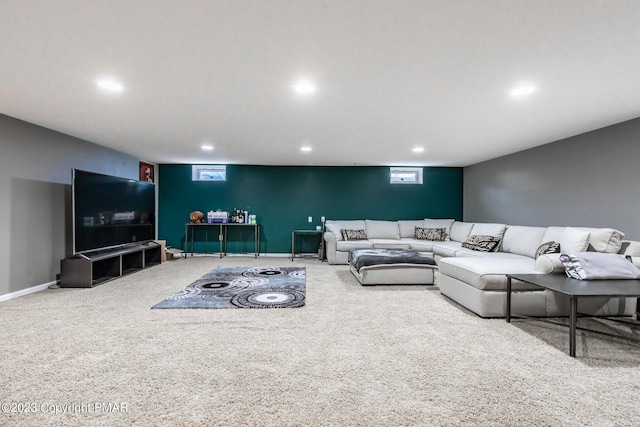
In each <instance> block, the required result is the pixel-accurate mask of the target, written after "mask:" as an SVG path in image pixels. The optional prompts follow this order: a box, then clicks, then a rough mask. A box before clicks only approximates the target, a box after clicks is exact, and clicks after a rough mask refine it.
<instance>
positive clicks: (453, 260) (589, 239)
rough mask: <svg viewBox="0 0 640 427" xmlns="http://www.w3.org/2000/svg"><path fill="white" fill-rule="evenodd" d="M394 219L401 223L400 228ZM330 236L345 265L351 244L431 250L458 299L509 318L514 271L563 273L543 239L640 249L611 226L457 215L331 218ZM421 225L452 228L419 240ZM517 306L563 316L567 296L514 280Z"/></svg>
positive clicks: (623, 304) (615, 311)
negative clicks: (484, 247) (438, 237)
mask: <svg viewBox="0 0 640 427" xmlns="http://www.w3.org/2000/svg"><path fill="white" fill-rule="evenodd" d="M394 225H395V228H394V227H393V226H394ZM326 226H327V232H326V233H325V235H324V238H325V242H326V246H325V248H326V254H327V259H328V261H329V263H330V264H346V263H347V257H348V252H349V250H350V249H351V248H363V247H366V248H378V247H384V248H394V247H400V248H408V249H413V250H417V251H419V252H423V253H429V254H432V255H433V257H434V258H435V260H436V262H437V263H438V267H439V278H438V286H439V288H440V291H441V293H442V294H443V295H445V296H446V297H448V298H450V299H452V300H453V301H455V302H457V303H458V304H460V305H462V306H464V307H465V308H467V309H469V310H471V311H473V312H474V313H476V314H478V315H479V316H481V317H504V316H505V307H506V284H507V278H506V275H507V274H516V273H519V274H564V267H563V265H562V263H561V262H560V253H552V254H542V255H539V256H537V257H536V252H537V251H538V249H539V248H540V246H541V245H542V244H543V243H546V242H557V243H559V244H560V250H561V252H584V251H595V252H605V253H619V254H624V255H630V256H634V257H637V256H640V242H632V241H624V240H623V238H624V233H622V232H620V231H618V230H615V229H612V228H584V227H529V226H518V225H506V224H489V223H470V222H461V221H454V220H449V219H445V220H441V219H424V220H416V221H371V220H362V221H327V223H326ZM415 227H422V228H445V229H446V230H447V234H448V239H447V240H445V241H428V240H417V239H414V238H413V235H412V232H413V231H414V230H415ZM343 229H357V230H365V233H366V237H367V239H365V240H345V239H344V238H343V237H342V233H341V230H343ZM474 235H475V236H493V237H495V238H497V239H499V241H500V243H499V245H498V247H497V248H496V250H495V251H491V252H483V251H479V250H472V249H468V248H466V247H463V242H465V241H466V240H467V239H468V238H469V236H474ZM635 303H636V300H635V299H620V298H614V299H607V298H602V299H583V300H581V301H579V306H578V310H579V311H580V312H583V313H588V314H596V315H622V314H625V315H631V314H633V313H634V311H635ZM512 304H513V312H514V313H517V314H520V315H527V316H542V317H546V316H564V315H567V314H568V313H569V301H568V298H566V297H562V296H558V295H557V294H556V293H553V292H551V291H546V290H543V289H541V288H539V287H537V286H534V285H527V284H524V283H522V282H518V281H514V283H513V295H512Z"/></svg>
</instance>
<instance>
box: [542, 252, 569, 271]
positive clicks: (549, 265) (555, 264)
mask: <svg viewBox="0 0 640 427" xmlns="http://www.w3.org/2000/svg"><path fill="white" fill-rule="evenodd" d="M535 268H536V271H540V272H542V273H547V274H549V273H564V265H563V264H562V261H560V254H546V255H540V256H539V257H538V259H536V267H535Z"/></svg>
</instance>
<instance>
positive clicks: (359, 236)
mask: <svg viewBox="0 0 640 427" xmlns="http://www.w3.org/2000/svg"><path fill="white" fill-rule="evenodd" d="M340 232H341V233H342V238H343V239H344V240H367V233H365V232H364V230H348V229H347V230H345V229H342V230H340Z"/></svg>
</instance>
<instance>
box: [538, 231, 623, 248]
mask: <svg viewBox="0 0 640 427" xmlns="http://www.w3.org/2000/svg"><path fill="white" fill-rule="evenodd" d="M567 228H571V227H548V228H547V232H546V233H545V235H544V236H543V238H542V241H543V242H549V241H554V242H560V243H562V242H561V239H560V237H561V236H562V234H563V233H564V231H565V230H566V229H567ZM573 228H577V229H578V230H582V231H587V232H589V244H588V246H587V249H586V250H588V251H591V252H606V253H618V252H620V250H621V248H622V239H623V238H624V233H623V232H621V231H619V230H616V229H613V228H589V227H573ZM560 246H561V249H562V251H564V252H567V251H565V249H564V248H562V245H560ZM574 252H575V251H574Z"/></svg>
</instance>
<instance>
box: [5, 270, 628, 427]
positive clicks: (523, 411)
mask: <svg viewBox="0 0 640 427" xmlns="http://www.w3.org/2000/svg"><path fill="white" fill-rule="evenodd" d="M293 264H294V265H300V266H305V267H306V268H307V300H306V305H305V306H304V307H302V308H295V309H272V310H251V309H245V310H151V306H152V305H154V304H156V303H158V302H159V301H161V300H163V299H164V298H166V297H167V296H168V295H171V294H172V293H174V292H176V291H178V290H180V289H182V288H183V287H184V286H185V285H187V284H189V283H191V282H192V281H193V280H195V279H197V278H199V277H200V276H202V275H203V274H204V273H206V272H208V271H209V270H211V269H213V268H215V267H217V266H258V265H264V266H280V265H292V262H291V261H290V260H289V259H286V258H260V259H258V260H255V259H254V258H251V257H227V258H224V259H220V258H216V257H195V258H189V259H186V260H184V259H179V260H174V261H169V262H167V263H164V264H162V265H160V266H157V267H153V268H150V269H148V270H145V271H142V272H139V273H136V274H133V275H130V276H127V277H124V278H121V279H118V280H115V281H112V282H108V283H105V284H103V285H101V286H98V287H96V288H93V289H51V290H46V291H43V292H40V293H37V294H33V295H29V296H26V297H22V298H18V299H15V300H11V301H7V302H4V303H0V322H1V324H2V335H1V336H2V356H1V359H0V360H1V361H0V363H1V368H2V374H1V376H0V387H1V390H2V402H5V403H11V402H13V403H22V404H24V403H28V404H33V406H30V408H34V407H37V409H36V412H35V413H2V414H0V424H1V425H19V426H35V425H38V426H42V425H51V426H60V425H70V426H81V425H104V426H129V425H140V426H146V425H157V426H159V425H164V426H173V425H184V426H198V425H202V426H205V425H207V426H208V425H221V426H222V425H224V426H243V425H253V426H326V425H330V426H409V425H447V426H473V425H481V426H484V425H489V426H491V425H494V426H504V425H513V426H528V425H536V426H580V425H591V426H627V425H628V426H633V425H639V424H640V345H631V344H627V343H624V342H621V341H616V340H612V339H600V338H598V337H594V336H587V337H586V338H584V337H582V336H581V337H580V338H579V339H578V358H577V359H572V358H570V357H569V356H568V355H567V347H568V335H567V330H566V329H562V328H559V327H548V326H545V325H540V324H537V325H536V324H529V323H522V322H520V323H514V324H507V323H506V322H504V320H498V319H495V320H487V319H481V318H478V317H477V316H475V315H473V314H470V313H468V312H467V311H465V310H463V309H461V308H460V307H458V306H457V305H455V304H453V303H451V302H450V301H449V300H447V299H446V298H444V297H442V296H441V295H440V293H439V292H438V290H437V288H433V287H422V286H417V287H416V286H413V287H411V286H395V287H386V286H383V287H362V286H360V285H359V284H358V282H357V281H356V280H355V279H354V278H353V277H352V275H351V273H350V272H349V271H348V269H347V268H346V267H345V266H329V265H327V264H326V263H320V262H319V261H317V260H302V259H297V260H296V261H295V262H294V263H293ZM96 402H98V403H101V404H102V405H103V407H104V406H106V405H107V404H109V403H111V404H113V403H117V404H124V405H125V406H126V408H125V407H124V406H119V407H116V409H121V410H124V409H126V412H124V411H123V412H104V411H103V410H96V409H97V408H96V406H95V405H94V404H95V403H96ZM43 404H44V405H43ZM56 405H57V406H58V408H59V409H63V408H64V407H65V405H71V406H70V407H67V409H66V410H67V413H66V414H53V413H45V412H44V411H52V410H55V408H56ZM73 405H76V406H73ZM77 405H85V406H84V407H80V406H77ZM3 409H6V406H3ZM74 409H75V410H76V412H79V413H73V410H74ZM112 409H114V408H113V407H112ZM70 411H71V412H70Z"/></svg>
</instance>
